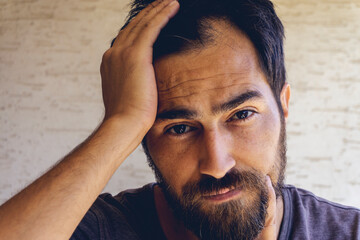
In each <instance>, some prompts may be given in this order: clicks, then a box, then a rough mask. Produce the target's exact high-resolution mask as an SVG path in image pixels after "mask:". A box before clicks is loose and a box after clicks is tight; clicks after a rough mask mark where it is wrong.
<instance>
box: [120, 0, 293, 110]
mask: <svg viewBox="0 0 360 240" xmlns="http://www.w3.org/2000/svg"><path fill="white" fill-rule="evenodd" d="M153 1H154V0H133V2H132V3H131V10H130V12H129V15H128V17H127V19H126V23H125V24H124V26H123V27H122V28H121V29H123V28H124V27H126V26H127V25H128V24H129V22H130V21H131V20H132V19H133V18H134V17H135V16H136V15H137V14H138V13H139V12H140V11H141V10H142V9H144V8H145V7H146V6H147V5H149V4H150V3H152V2H153ZM179 2H180V10H179V12H178V13H177V14H176V15H175V17H173V18H172V19H171V20H170V21H169V23H168V24H167V25H166V26H165V27H164V28H163V29H162V30H161V32H160V35H159V37H158V39H157V41H156V42H155V44H154V47H153V49H154V50H153V58H154V61H155V60H156V59H159V58H160V57H162V56H166V55H170V54H173V53H179V52H184V51H189V50H194V49H196V48H199V47H201V46H204V45H206V44H207V43H208V42H209V41H211V38H212V34H211V31H209V30H211V24H210V23H209V21H207V20H211V19H214V20H216V19H222V20H227V21H228V22H230V23H231V24H233V25H234V26H236V27H237V28H238V29H239V30H241V31H242V32H243V33H244V34H246V35H247V36H248V37H249V39H250V40H251V41H252V43H253V44H254V46H255V48H256V50H257V54H258V58H259V62H260V66H261V69H262V70H263V72H264V74H265V76H266V79H267V82H268V84H269V85H270V88H271V90H272V92H273V94H274V97H275V99H276V101H277V103H278V105H279V104H280V102H279V101H280V100H279V97H280V93H281V90H282V87H283V86H284V83H285V81H286V70H285V65H284V51H283V39H284V28H283V25H282V23H281V21H280V19H279V18H278V16H277V15H276V12H275V9H274V5H273V3H272V2H271V1H270V0H179ZM279 111H280V112H282V109H281V105H279ZM280 114H281V113H280Z"/></svg>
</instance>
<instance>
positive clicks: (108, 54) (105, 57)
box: [102, 48, 112, 62]
mask: <svg viewBox="0 0 360 240" xmlns="http://www.w3.org/2000/svg"><path fill="white" fill-rule="evenodd" d="M111 52H112V49H111V48H110V49H108V50H106V51H105V52H104V54H103V56H102V62H107V61H108V60H109V59H110V57H111Z"/></svg>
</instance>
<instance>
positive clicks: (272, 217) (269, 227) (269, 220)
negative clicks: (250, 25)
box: [256, 176, 277, 240]
mask: <svg viewBox="0 0 360 240" xmlns="http://www.w3.org/2000/svg"><path fill="white" fill-rule="evenodd" d="M266 185H267V187H268V195H269V205H268V208H267V213H266V219H265V227H264V229H263V230H262V232H261V233H260V235H259V236H258V237H257V238H256V239H257V240H274V239H276V238H277V229H276V195H275V190H274V188H273V186H272V184H271V180H270V177H269V176H266Z"/></svg>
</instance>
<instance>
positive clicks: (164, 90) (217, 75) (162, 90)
mask: <svg viewBox="0 0 360 240" xmlns="http://www.w3.org/2000/svg"><path fill="white" fill-rule="evenodd" d="M239 74H241V73H218V74H215V75H213V76H210V77H202V78H194V79H188V80H185V81H182V82H180V83H178V84H175V85H174V86H171V87H169V88H166V89H161V90H158V91H159V92H167V91H170V90H172V89H174V88H176V87H179V86H181V85H183V84H185V83H188V82H197V81H204V80H210V79H212V78H217V77H219V76H221V75H239Z"/></svg>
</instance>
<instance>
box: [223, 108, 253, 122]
mask: <svg viewBox="0 0 360 240" xmlns="http://www.w3.org/2000/svg"><path fill="white" fill-rule="evenodd" d="M254 113H255V112H254V111H251V110H242V111H239V112H237V113H235V114H234V115H233V116H232V117H231V118H230V119H229V121H233V120H242V121H245V120H246V119H247V118H249V117H251V116H252V115H254Z"/></svg>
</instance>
